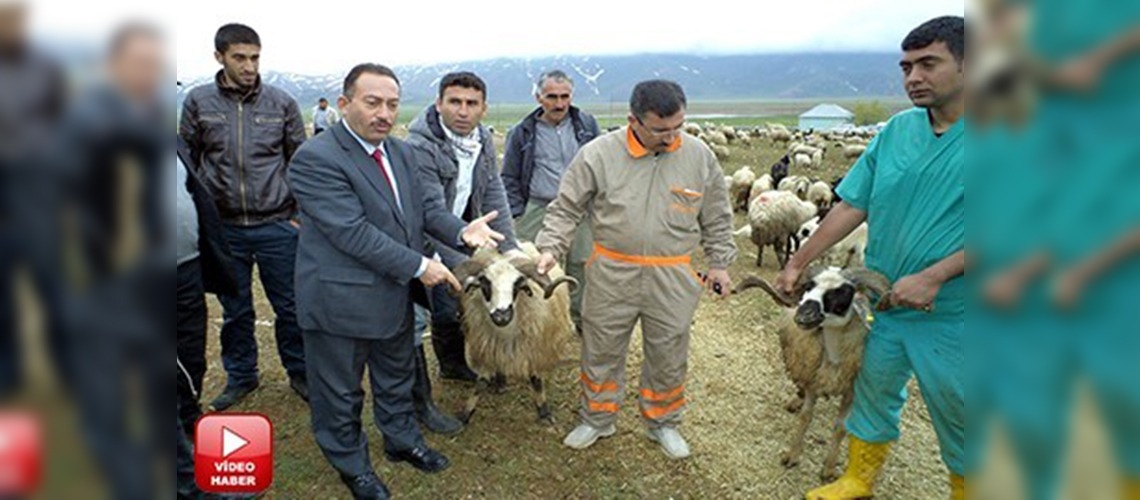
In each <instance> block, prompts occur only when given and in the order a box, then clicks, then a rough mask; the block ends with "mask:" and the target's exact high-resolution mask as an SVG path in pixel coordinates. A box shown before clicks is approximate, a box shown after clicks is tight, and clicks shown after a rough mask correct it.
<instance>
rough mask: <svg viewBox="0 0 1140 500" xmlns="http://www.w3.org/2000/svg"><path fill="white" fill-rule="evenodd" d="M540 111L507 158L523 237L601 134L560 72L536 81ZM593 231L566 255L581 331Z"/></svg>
mask: <svg viewBox="0 0 1140 500" xmlns="http://www.w3.org/2000/svg"><path fill="white" fill-rule="evenodd" d="M534 85H535V86H534V99H535V100H536V101H538V109H535V110H534V111H533V112H531V113H530V114H529V115H527V116H526V117H525V118H523V119H522V121H520V122H519V123H517V124H516V125H515V126H514V127H511V131H510V133H509V134H507V151H506V153H505V155H504V156H503V173H502V177H503V186H504V187H505V188H506V190H507V200H508V201H509V202H510V204H511V216H513V217H514V218H515V226H516V227H517V228H518V237H519V239H520V240H524V241H533V240H534V238H535V237H537V236H538V231H539V229H542V219H543V218H544V217H546V207H547V206H548V205H550V202H551V201H553V200H554V198H555V196H557V195H558V185H559V184H560V183H561V182H562V177H563V176H564V175H566V169H567V168H569V167H570V161H571V160H573V159H574V156H575V155H577V154H578V149H579V148H581V147H582V146H583V145H585V144H586V143H588V142H590V141H592V140H594V138H595V137H597V136H599V135H601V132H600V131H599V129H598V121H597V120H596V119H595V118H594V117H593V116H592V115H590V114H589V113H587V112H585V111H582V110H581V109H579V108H578V107H577V106H574V104H573V98H574V80H573V79H571V78H570V77H569V76H568V75H567V74H566V73H565V72H563V71H561V70H551V71H547V72H545V73H543V74H542V75H539V77H538V80H537V81H536V82H535V84H534ZM593 239H594V238H593V235H591V234H590V226H589V225H587V224H582V225H580V226H578V232H577V233H575V234H574V243H573V244H571V245H570V252H569V253H568V254H567V255H566V266H565V268H566V274H567V275H569V276H571V277H573V278H575V279H577V280H578V283H580V284H582V286H578V287H577V288H575V289H573V291H571V292H570V317H571V319H573V320H574V326H575V327H576V329H577V330H578V332H579V333H580V332H581V331H582V295H583V294H584V293H585V283H586V275H585V265H586V260H587V259H589V258H590V252H591V250H592V249H591V244H592V243H593Z"/></svg>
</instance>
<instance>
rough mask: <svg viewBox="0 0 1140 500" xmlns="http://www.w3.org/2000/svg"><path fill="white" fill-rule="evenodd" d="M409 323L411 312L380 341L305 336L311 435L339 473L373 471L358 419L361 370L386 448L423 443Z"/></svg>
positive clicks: (314, 333)
mask: <svg viewBox="0 0 1140 500" xmlns="http://www.w3.org/2000/svg"><path fill="white" fill-rule="evenodd" d="M413 318H414V316H413V313H412V308H411V307H409V308H408V312H407V314H406V315H405V316H404V323H403V325H402V326H401V328H400V333H399V334H398V335H397V336H396V337H395V338H391V339H383V340H365V339H357V338H349V337H340V336H336V335H333V334H330V333H328V332H320V331H305V358H306V359H307V360H308V372H309V408H310V413H311V417H312V425H313V434H314V436H315V437H316V441H317V445H318V446H320V448H321V451H322V452H323V453H324V455H325V458H326V459H328V461H329V463H330V464H332V466H333V468H335V469H336V470H337V471H339V472H340V473H342V474H345V475H348V476H358V475H360V474H364V473H366V472H370V471H372V470H373V469H372V462H371V460H370V459H369V455H368V438H367V437H366V436H365V433H364V430H363V428H362V425H361V418H360V414H361V410H362V409H363V406H364V389H363V388H362V387H361V379H362V378H363V376H364V367H365V366H367V367H368V376H369V382H370V383H371V384H372V416H373V421H374V422H375V423H376V427H377V428H379V429H380V432H381V434H383V435H384V447H385V449H387V450H390V451H399V450H406V449H410V448H414V447H417V446H423V444H424V439H423V435H421V434H420V429H419V426H418V425H417V424H416V417H415V412H414V409H413V405H412V383H413V379H414V372H413V370H414V368H415V350H414V348H413V339H412V322H413Z"/></svg>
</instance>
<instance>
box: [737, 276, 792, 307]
mask: <svg viewBox="0 0 1140 500" xmlns="http://www.w3.org/2000/svg"><path fill="white" fill-rule="evenodd" d="M749 288H760V289H762V290H764V291H765V292H768V295H771V296H772V299H773V300H775V301H776V303H778V304H780V305H782V306H784V307H796V305H797V304H799V301H798V300H795V299H793V298H792V297H790V296H788V294H786V293H784V292H783V291H782V290H777V289H776V287H774V286H772V284H771V283H768V282H767V281H765V280H764V278H761V277H759V276H749V277H747V278H744V280H743V281H741V282H740V284H739V285H736V288H733V289H732V293H741V292H743V291H745V290H747V289H749Z"/></svg>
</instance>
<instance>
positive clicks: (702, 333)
mask: <svg viewBox="0 0 1140 500" xmlns="http://www.w3.org/2000/svg"><path fill="white" fill-rule="evenodd" d="M780 154H781V153H780V151H779V150H778V148H774V147H771V146H769V145H767V144H766V142H765V143H763V144H754V145H753V146H751V147H740V146H732V158H731V159H730V160H729V161H727V162H725V164H724V167H725V171H726V173H731V172H732V171H734V170H735V169H737V168H739V167H740V166H741V165H746V164H747V165H751V166H753V167H754V168H756V167H759V168H756V169H757V171H758V173H762V172H766V171H767V169H768V166H769V165H770V164H771V163H772V162H773V161H775V160H776V159H777V158H778V157H779V156H780ZM847 166H848V164H846V163H844V161H843V160H842V159H841V158H835V157H830V158H828V159H827V160H826V166H825V168H824V169H822V170H820V171H819V172H807V174H806V175H809V176H812V177H820V178H823V179H826V180H829V181H830V180H831V179H833V178H834V177H835V176H837V175H838V174H839V173H841V172H843V171H844V170H846V168H847ZM794 173H802V172H794ZM742 223H743V215H741V214H738V215H737V227H739V226H740V225H741V224H742ZM737 243H738V245H739V246H740V251H741V252H740V258H739V259H738V260H737V263H736V265H735V266H733V268H732V269H730V273H731V274H732V275H733V276H734V277H737V278H739V277H742V276H744V275H746V274H747V273H753V272H759V273H760V274H761V275H764V276H766V277H769V278H771V277H773V275H774V273H775V272H776V269H775V267H774V266H775V259H774V258H767V259H765V262H766V263H767V264H766V267H765V268H764V269H762V270H757V269H756V267H755V265H754V262H755V252H756V249H755V247H754V246H753V245H752V244H751V243H750V242H748V241H747V240H746V239H738V241H737ZM255 293H256V295H255V297H256V303H257V304H256V305H257V312H258V318H259V321H258V326H257V337H258V339H259V341H260V345H261V353H262V355H261V370H262V387H261V389H259V390H258V391H257V392H256V393H254V394H253V395H251V396H250V397H249V398H248V399H247V400H246V401H245V402H243V404H242V405H240V406H239V407H237V408H234V410H236V411H258V412H262V413H265V414H266V415H268V416H269V417H270V418H271V419H272V420H273V422H274V425H275V429H276V433H277V435H276V443H275V445H276V470H275V479H274V486H273V488H272V489H271V490H270V492H269V493H268V494H267V497H272V498H348V494H347V490H346V489H345V488H344V487H343V486H342V485H341V484H340V483H339V481H338V479H337V476H336V473H335V472H334V471H333V470H332V469H331V468H330V467H329V466H328V465H327V463H326V462H325V460H324V457H323V456H322V455H321V453H320V450H319V449H318V448H317V446H316V444H315V442H314V441H313V437H312V433H311V431H310V430H309V420H308V410H307V408H306V407H305V405H304V403H302V402H301V400H300V399H299V398H297V397H296V396H295V395H293V394H292V392H291V391H290V390H289V388H288V384H287V381H286V377H285V375H284V373H283V370H282V369H281V366H280V362H279V361H278V359H277V356H276V350H275V347H274V346H273V334H272V323H271V321H266V320H271V319H272V310H271V308H270V306H269V304H268V302H267V301H266V300H265V298H264V295H263V294H262V293H261V290H257V291H256V292H255ZM210 307H211V318H213V319H212V321H211V323H210V331H209V335H210V339H209V344H208V345H209V349H210V351H209V354H208V358H209V372H208V374H207V377H206V382H205V390H204V392H205V397H204V401H209V399H210V398H212V397H214V396H216V395H217V394H218V393H219V392H220V391H221V389H222V386H223V384H224V378H225V372H224V371H223V369H222V366H221V359H220V353H219V347H218V346H219V343H218V340H217V334H218V329H219V327H220V307H219V306H218V304H217V302H215V301H211V303H210ZM777 313H778V310H777V308H776V307H775V306H774V305H773V304H772V303H771V301H770V300H769V299H768V298H767V297H766V296H764V295H763V294H761V293H755V294H747V295H742V296H737V297H733V298H731V299H729V300H727V301H714V300H712V299H706V300H704V301H703V303H702V304H701V306H700V308H699V310H698V311H697V316H696V320H695V324H694V326H693V332H692V336H693V338H692V352H691V354H690V363H689V366H690V371H689V377H688V381H687V383H686V385H687V389H686V396H687V398H688V399H689V408H688V411H687V413H686V415H685V424H684V425H683V427H682V431H683V432H684V434H685V436H686V437H687V438H688V440H689V443H690V445H691V447H692V450H693V455H692V457H690V458H689V459H687V460H684V461H673V460H669V459H668V458H666V457H665V455H664V454H663V453H662V452H661V451H660V450H659V449H658V448H657V446H656V445H655V444H654V443H652V442H650V441H649V440H647V439H646V438H645V437H644V435H643V428H642V425H641V424H640V422H639V421H638V417H637V409H636V397H635V395H634V392H635V391H636V389H637V388H636V385H634V386H632V387H629V388H628V389H627V392H628V394H627V398H626V405H625V407H624V408H623V409H622V412H621V415H620V418H619V420H618V429H619V430H618V434H617V435H615V436H614V437H611V438H609V439H606V440H602V441H599V442H598V443H597V444H596V445H594V447H592V448H590V449H588V450H585V451H573V450H569V449H567V448H564V447H562V445H561V440H562V438H563V437H564V435H565V434H566V433H567V432H569V431H570V429H571V428H573V426H574V425H575V423H576V419H577V414H576V412H577V407H578V396H579V393H578V391H579V389H578V362H577V359H578V345H577V341H576V340H575V341H572V342H571V343H569V344H568V345H567V346H566V350H565V356H564V363H563V364H562V365H561V366H560V367H559V368H558V369H557V370H556V371H555V374H554V376H553V377H552V379H551V380H550V381H548V395H549V398H550V401H551V403H552V407H553V409H554V416H555V420H556V423H555V425H554V427H552V428H548V427H544V426H543V425H541V424H539V423H538V422H536V420H535V413H534V411H533V410H532V408H531V405H530V399H529V394H528V389H527V388H526V386H525V385H524V384H521V383H519V382H518V381H514V382H512V384H511V386H510V389H509V391H508V392H507V393H506V394H503V395H498V396H489V397H486V398H484V400H483V401H482V402H481V404H480V408H479V412H478V413H476V415H475V417H474V420H473V421H472V423H471V425H470V427H468V428H467V429H466V430H465V431H464V432H463V433H462V434H460V435H459V436H456V437H452V438H443V437H439V436H435V435H428V441H429V443H430V444H431V445H432V446H434V447H436V448H438V449H439V450H440V451H442V452H443V453H445V454H446V455H448V456H449V457H450V458H451V459H452V462H453V465H452V467H451V469H449V470H447V471H445V472H444V473H442V474H439V475H425V474H421V473H419V472H417V471H415V470H414V469H412V468H411V467H409V466H407V465H397V466H393V465H391V464H388V463H387V462H385V461H384V458H383V454H382V452H381V450H382V446H381V444H380V443H381V437H380V435H379V433H378V432H377V430H376V428H375V426H374V425H372V424H371V418H370V414H369V412H370V405H366V407H365V414H364V422H365V427H366V428H367V429H368V437H369V440H370V441H371V442H372V443H373V444H372V447H371V450H372V454H373V463H374V465H375V466H376V468H377V471H378V473H379V474H380V476H381V477H382V478H383V479H384V480H385V481H386V482H387V483H388V484H389V486H390V487H391V488H392V490H393V492H394V493H396V494H398V495H400V496H403V497H408V498H613V497H628V498H765V499H768V498H772V499H790V498H802V495H803V493H804V492H805V491H806V490H808V489H810V488H812V487H815V486H817V485H818V484H819V480H818V478H817V474H818V471H819V468H820V467H821V462H822V459H823V454H824V450H823V446H822V443H823V442H824V440H825V439H826V436H827V434H828V431H829V427H830V423H831V422H832V421H833V420H834V418H835V412H836V407H837V405H838V401H829V402H826V403H823V404H821V405H819V407H818V409H817V415H816V419H815V421H814V422H813V425H812V427H811V430H810V431H809V433H808V440H809V444H808V446H807V447H806V449H805V452H804V456H803V461H802V463H801V465H800V466H799V467H797V468H794V469H790V470H786V469H784V467H782V466H781V465H780V463H779V460H780V454H781V453H782V452H783V450H784V448H785V446H786V443H787V436H788V435H789V434H790V433H791V432H792V430H793V427H794V416H793V415H790V414H788V413H787V412H785V411H784V409H783V405H784V403H786V402H787V400H788V398H789V397H790V396H791V395H792V393H793V388H792V385H791V383H790V382H789V381H788V380H787V378H786V377H785V376H784V374H783V367H782V364H781V362H780V359H779V352H778V349H779V346H778V343H777V340H776V336H775V331H774V328H773V325H772V322H773V320H774V319H775V318H776V316H777ZM640 349H641V343H640V335H635V339H634V341H633V343H632V345H631V348H630V351H631V354H630V359H629V364H628V374H629V376H628V378H629V380H631V381H636V380H637V374H638V373H639V370H640V365H641V351H640ZM431 357H432V356H431V355H430V354H429V358H431ZM433 362H434V361H433ZM432 373H433V376H435V370H434V369H433V370H432ZM470 388H471V386H470V385H467V384H461V383H440V382H439V381H438V380H437V381H436V386H435V392H436V400H437V402H438V403H440V404H441V406H442V407H443V408H446V409H448V410H457V409H459V408H460V407H461V406H462V400H463V398H465V397H466V396H467V394H468V391H469V390H470ZM910 393H911V394H912V395H913V397H912V399H911V401H910V403H909V404H908V407H907V409H906V411H905V413H904V416H903V433H902V434H903V437H902V440H901V441H900V442H899V443H898V444H897V445H896V447H895V448H894V452H893V453H892V455H891V458H890V460H889V461H888V463H887V466H886V471H885V473H884V475H883V477H882V478H881V480H880V484H879V485H878V487H877V493H878V497H877V498H944V497H946V496H947V495H948V488H947V485H946V483H947V479H946V469H945V467H944V466H943V465H942V463H941V461H940V459H939V455H938V446H937V441H936V439H935V436H934V432H933V430H932V428H931V425H930V421H929V417H928V415H927V413H926V409H925V407H924V405H923V404H922V401H921V397H920V396H919V391H918V388H917V385H916V384H914V383H912V384H911V387H910Z"/></svg>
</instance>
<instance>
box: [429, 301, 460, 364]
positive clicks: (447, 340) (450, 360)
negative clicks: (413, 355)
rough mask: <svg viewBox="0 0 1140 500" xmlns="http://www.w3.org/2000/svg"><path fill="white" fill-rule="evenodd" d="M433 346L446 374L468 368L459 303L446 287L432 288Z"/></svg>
mask: <svg viewBox="0 0 1140 500" xmlns="http://www.w3.org/2000/svg"><path fill="white" fill-rule="evenodd" d="M428 293H429V294H430V297H431V344H432V349H433V350H435V358H436V359H437V360H439V365H440V367H441V368H442V369H443V370H444V371H445V372H446V371H450V370H454V369H458V368H460V367H465V366H467V358H466V353H465V351H464V339H463V329H462V328H461V326H460V323H459V301H458V300H457V299H456V298H455V297H452V296H451V294H450V293H448V290H447V287H446V286H436V287H432V288H431V290H430V291H429V292H428Z"/></svg>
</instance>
